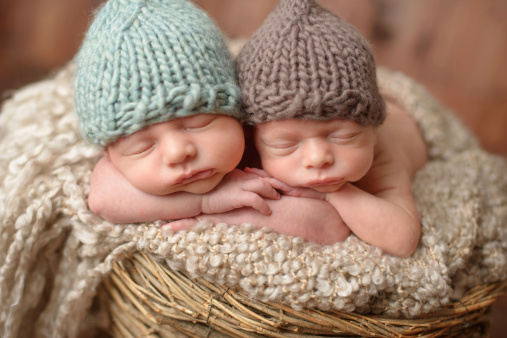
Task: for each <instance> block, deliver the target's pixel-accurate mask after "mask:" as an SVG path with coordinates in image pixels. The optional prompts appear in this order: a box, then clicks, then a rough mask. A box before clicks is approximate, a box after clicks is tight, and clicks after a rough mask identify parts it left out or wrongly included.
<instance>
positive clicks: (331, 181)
mask: <svg viewBox="0 0 507 338" xmlns="http://www.w3.org/2000/svg"><path fill="white" fill-rule="evenodd" d="M342 182H343V178H329V179H323V180H315V181H311V182H309V183H308V186H309V187H322V186H328V185H335V184H340V183H342Z"/></svg>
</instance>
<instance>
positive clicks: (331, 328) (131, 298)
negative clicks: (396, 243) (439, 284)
mask: <svg viewBox="0 0 507 338" xmlns="http://www.w3.org/2000/svg"><path fill="white" fill-rule="evenodd" d="M506 286H507V281H504V282H499V283H494V284H489V285H483V286H479V287H476V288H474V289H472V290H470V291H469V292H467V293H466V294H465V296H464V297H463V298H462V299H461V300H460V301H457V302H455V303H452V304H449V305H448V306H446V307H444V308H442V309H441V310H440V311H438V312H435V313H431V314H428V315H425V316H422V317H418V318H415V319H393V318H388V317H382V316H374V315H360V314H356V313H345V312H322V311H317V310H304V311H296V310H294V309H292V308H290V307H287V306H283V305H280V304H274V303H262V302H259V301H256V300H253V299H251V298H249V297H247V296H246V295H244V294H242V293H241V292H236V291H232V290H229V289H227V288H224V287H222V286H219V285H213V284H211V283H209V282H207V281H205V280H203V279H198V280H193V279H190V278H188V277H187V276H185V274H183V273H180V272H174V271H172V270H171V269H169V268H168V267H167V266H165V265H164V264H160V263H158V262H156V261H155V260H153V259H151V258H150V257H149V256H147V255H144V254H135V255H133V256H132V257H130V258H128V259H125V260H124V261H122V262H121V263H118V264H116V265H115V267H114V268H113V271H112V273H111V274H110V275H109V277H108V278H107V279H105V281H104V287H103V288H102V292H101V296H102V297H103V300H105V302H106V304H107V306H108V310H109V313H110V316H111V320H112V327H111V334H112V335H113V336H114V337H180V336H181V337H186V336H190V337H259V336H267V337H295V336H298V337H300V336H334V337H336V336H361V337H437V336H442V335H445V336H446V337H454V336H459V337H474V336H477V337H482V336H485V335H487V332H488V330H489V326H490V318H489V313H490V310H491V305H492V304H493V303H494V302H495V301H496V300H497V299H498V297H500V296H501V295H502V294H503V292H504V290H505V288H506Z"/></svg>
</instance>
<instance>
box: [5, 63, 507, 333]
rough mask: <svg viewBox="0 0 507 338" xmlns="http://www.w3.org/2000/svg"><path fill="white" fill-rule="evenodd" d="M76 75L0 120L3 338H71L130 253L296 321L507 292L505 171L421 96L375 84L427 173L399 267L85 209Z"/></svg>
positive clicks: (249, 232)
mask: <svg viewBox="0 0 507 338" xmlns="http://www.w3.org/2000/svg"><path fill="white" fill-rule="evenodd" d="M73 72H74V66H73V65H72V64H70V65H69V66H67V67H66V68H65V69H63V70H61V71H60V72H58V73H57V74H56V75H55V76H54V77H53V78H51V79H48V80H46V81H42V82H39V83H35V84H32V85H30V86H27V87H25V88H23V89H21V90H19V91H17V92H16V93H14V95H13V96H12V98H10V99H9V100H7V101H6V102H5V103H4V105H3V107H2V110H1V113H0V182H1V185H0V222H1V223H0V226H1V231H0V234H1V236H0V267H1V268H0V336H2V337H18V336H20V337H29V336H35V337H37V336H68V337H75V336H77V335H79V334H80V333H83V332H86V330H88V329H90V328H93V326H94V325H96V324H97V322H95V321H94V320H93V318H92V317H91V315H90V314H91V311H90V309H91V305H92V301H93V299H94V296H95V295H96V291H97V288H98V286H99V285H100V283H101V281H102V280H103V278H104V276H106V275H107V273H108V272H109V271H110V269H111V266H112V263H113V262H115V261H117V260H121V259H122V258H124V257H125V256H126V255H129V254H131V253H133V252H136V251H144V252H147V253H149V254H152V255H153V257H154V259H159V260H165V262H166V263H167V264H168V266H170V267H171V268H173V269H176V270H182V271H185V272H186V273H188V274H189V275H191V276H193V277H204V278H206V279H208V280H210V281H212V282H216V283H220V284H224V285H227V286H229V287H233V288H237V289H240V290H243V291H244V292H246V293H247V294H248V295H250V296H251V297H255V298H256V299H260V300H263V301H267V300H269V301H275V302H281V303H284V304H288V305H290V306H292V307H294V308H301V307H307V308H318V309H322V310H345V311H360V312H370V311H371V312H374V313H382V314H387V315H392V316H403V317H412V316H416V315H420V314H424V313H427V312H430V311H434V310H436V309H437V308H438V307H439V306H441V305H442V304H445V303H447V302H448V301H449V299H450V297H452V296H453V295H454V294H456V293H457V292H458V293H459V291H460V290H464V289H467V288H469V287H472V286H475V285H479V284H482V283H488V282H494V281H499V280H504V279H507V168H506V166H505V163H504V162H503V160H502V159H500V158H499V157H495V156H492V155H489V154H487V153H486V152H484V151H483V150H481V149H480V147H479V145H478V142H477V140H476V139H475V138H474V137H473V136H472V135H471V133H470V132H469V131H467V130H466V129H465V128H464V127H463V126H462V125H461V123H460V122H459V121H458V120H457V119H456V118H455V117H454V116H453V115H451V114H450V113H449V112H448V111H446V110H445V109H444V108H443V107H442V106H441V105H440V104H439V103H438V102H436V101H435V100H434V99H433V98H432V97H431V96H430V95H429V94H428V92H426V91H425V90H424V88H422V87H421V86H420V85H418V84H417V83H415V82H414V81H412V80H411V79H409V78H407V77H405V76H403V75H402V74H398V73H391V72H389V71H386V70H379V82H380V83H379V85H380V88H381V91H382V93H383V95H385V96H386V97H390V98H392V99H394V100H395V101H397V102H398V103H399V104H401V105H402V106H403V107H404V108H405V109H406V110H407V111H409V112H410V114H412V116H413V117H414V118H415V120H416V121H417V123H418V124H419V126H420V128H421V130H422V131H423V134H424V137H425V140H426V142H427V144H428V148H429V155H430V161H429V163H428V164H427V165H426V166H425V167H424V168H423V169H422V170H420V172H419V173H418V174H417V176H416V178H415V180H414V184H413V191H414V194H415V196H416V200H417V206H418V208H419V211H420V214H421V218H422V227H423V231H422V237H421V240H420V244H419V247H418V249H417V251H416V252H415V254H414V255H413V256H411V257H409V258H405V259H402V258H395V257H392V256H389V255H386V254H384V253H382V252H381V251H380V250H378V249H377V248H374V247H372V246H370V245H368V244H365V243H363V242H362V241H361V240H359V239H358V238H356V237H355V236H353V235H351V236H350V237H349V238H348V239H347V240H346V241H345V242H343V243H337V244H335V245H330V246H318V245H315V244H311V243H305V242H303V241H302V240H301V239H299V238H292V237H288V236H283V235H278V234H275V233H273V232H270V231H268V230H265V229H263V230H256V229H255V228H254V227H252V226H250V225H247V224H243V225H239V226H233V225H231V226H228V225H225V224H221V225H216V226H211V225H210V224H205V223H203V224H200V225H199V226H197V227H196V228H195V229H194V230H193V231H185V232H181V233H175V234H173V233H171V232H170V231H169V232H163V231H161V230H160V227H159V225H158V224H135V225H134V224H132V225H116V224H111V223H108V222H105V221H103V220H102V219H101V218H99V217H97V216H95V215H93V214H92V213H90V211H89V210H88V208H87V201H86V197H87V194H88V188H89V179H90V175H91V171H92V169H93V166H94V164H95V163H96V161H97V160H98V158H99V157H100V156H101V153H100V151H99V150H98V149H96V148H94V147H92V146H90V145H88V144H86V143H85V142H84V141H83V139H82V138H81V136H80V132H79V129H78V122H77V118H76V117H75V114H74V112H73V91H72V84H71V79H72V74H73Z"/></svg>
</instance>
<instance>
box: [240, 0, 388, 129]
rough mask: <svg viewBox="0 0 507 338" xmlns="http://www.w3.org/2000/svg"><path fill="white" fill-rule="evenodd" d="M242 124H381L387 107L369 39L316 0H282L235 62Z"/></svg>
mask: <svg viewBox="0 0 507 338" xmlns="http://www.w3.org/2000/svg"><path fill="white" fill-rule="evenodd" d="M237 67H238V76H239V82H240V87H241V91H242V100H243V106H244V109H245V114H246V121H245V122H246V123H248V124H257V123H263V122H267V121H271V120H281V119H313V120H328V119H335V118H341V119H348V120H352V121H355V122H357V123H359V124H361V125H374V126H378V125H380V124H381V123H382V122H383V121H384V118H385V103H384V100H383V99H382V97H381V95H380V93H379V91H378V87H377V77H376V70H375V61H374V59H373V54H372V52H371V50H370V46H369V44H368V42H367V41H366V39H365V38H364V37H363V36H362V35H361V34H360V33H359V32H358V31H357V30H356V29H355V28H354V27H353V26H351V25H350V24H348V23H347V22H345V20H343V19H342V18H340V17H338V16H336V15H334V14H332V13H331V12H329V11H327V10H326V9H324V8H322V7H321V6H319V5H318V4H317V3H316V2H315V1H314V0H280V2H279V4H278V6H277V7H276V8H275V10H274V11H273V12H272V13H271V14H270V15H269V16H268V18H267V19H266V21H264V23H263V24H262V26H261V27H260V28H259V29H258V30H257V32H256V33H255V34H254V35H253V36H252V37H251V39H250V40H249V41H248V42H247V43H246V45H245V46H244V48H243V49H242V51H241V52H240V54H239V56H238V59H237Z"/></svg>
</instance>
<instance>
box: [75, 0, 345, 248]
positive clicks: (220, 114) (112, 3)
mask: <svg viewBox="0 0 507 338" xmlns="http://www.w3.org/2000/svg"><path fill="white" fill-rule="evenodd" d="M77 65H78V68H77V72H76V77H75V90H76V93H75V105H76V112H77V115H78V117H79V119H80V121H81V127H82V131H83V135H84V136H85V138H86V139H88V140H89V141H90V142H92V143H95V144H96V145H98V146H100V147H102V148H103V149H104V154H105V155H104V157H103V158H102V159H101V160H100V161H99V162H98V163H97V165H96V167H95V168H94V172H93V175H92V179H91V182H90V193H89V197H88V204H89V207H90V209H91V210H92V211H93V212H94V213H96V214H98V215H100V216H102V217H103V218H105V219H106V220H109V221H111V222H115V223H136V222H150V221H156V220H168V219H171V220H174V219H181V218H189V217H194V216H198V215H201V216H202V215H203V214H204V215H208V214H220V213H223V212H226V211H230V210H237V209H240V210H245V209H248V210H250V213H251V210H256V213H258V215H269V214H271V212H272V210H273V217H271V216H265V218H264V219H263V223H262V224H261V225H260V226H270V225H271V227H274V226H272V225H273V224H270V222H274V223H276V224H280V221H281V220H285V221H288V222H287V224H289V223H290V224H292V225H294V224H296V223H297V222H300V223H301V224H303V223H306V222H309V221H313V219H314V218H315V216H314V214H310V213H302V211H303V210H306V209H303V208H301V207H300V206H301V204H300V203H303V202H304V200H305V199H296V198H291V197H287V198H283V199H280V195H279V194H278V192H277V191H276V190H275V189H273V188H272V187H271V185H270V184H269V183H268V182H266V181H265V180H262V179H260V177H259V176H258V175H257V174H254V173H246V172H244V171H241V170H238V169H235V168H236V166H237V165H238V163H239V162H240V160H241V158H242V154H243V151H244V148H245V140H244V135H243V130H242V126H241V124H240V122H239V121H238V120H239V119H240V118H241V116H240V109H239V100H240V92H239V87H238V84H237V79H236V76H235V72H234V66H233V64H232V61H231V57H230V55H229V52H228V50H227V47H226V45H225V43H224V41H223V38H222V35H221V33H220V31H219V30H218V28H217V27H216V26H215V24H214V23H213V22H212V21H211V19H210V18H209V17H208V16H207V15H206V14H205V13H204V12H203V11H202V10H200V9H198V8H197V7H195V6H194V5H193V4H192V3H191V2H188V1H185V0H109V1H108V2H106V3H105V5H104V6H103V7H102V8H101V9H100V10H99V12H98V13H97V15H96V17H95V19H94V21H93V23H92V25H91V27H90V29H89V31H88V33H87V35H86V37H85V40H84V42H83V45H82V47H81V49H80V51H79V53H78V55H77ZM292 201H297V202H296V203H292ZM306 206H307V207H309V208H312V210H314V211H316V212H317V214H320V215H326V218H325V219H324V220H323V221H322V222H320V223H319V224H321V225H322V227H323V228H324V229H331V228H332V226H331V224H329V223H330V222H333V218H332V217H329V215H333V212H334V210H333V208H332V207H330V205H328V204H327V203H325V202H322V201H317V200H312V199H308V203H307V204H306ZM245 207H246V208H245ZM250 213H246V212H245V213H244V215H245V219H244V220H245V222H247V221H249V215H251V214H250ZM258 215H257V216H258ZM335 215H336V216H337V213H336V212H335ZM308 217H310V218H311V220H310V219H308ZM177 224H178V223H176V224H175V229H176V230H177V228H178V226H177ZM180 226H181V224H180ZM317 227H318V226H316V228H317ZM293 229H294V228H293V227H292V228H288V229H287V233H289V234H290V233H291V231H293ZM326 237H328V238H329V236H326Z"/></svg>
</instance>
